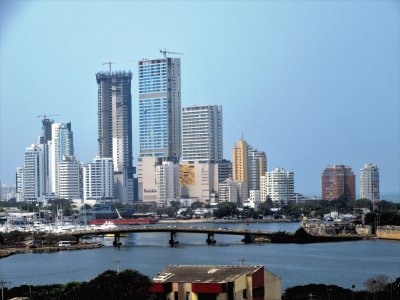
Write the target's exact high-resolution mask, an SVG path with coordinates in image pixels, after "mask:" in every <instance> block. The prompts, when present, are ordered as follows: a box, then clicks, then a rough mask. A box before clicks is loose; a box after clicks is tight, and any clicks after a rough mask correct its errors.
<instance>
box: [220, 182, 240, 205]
mask: <svg viewBox="0 0 400 300" xmlns="http://www.w3.org/2000/svg"><path fill="white" fill-rule="evenodd" d="M218 202H232V203H235V204H237V203H238V183H237V182H236V181H235V180H233V179H232V178H227V179H225V180H224V181H222V182H220V183H219V184H218Z"/></svg>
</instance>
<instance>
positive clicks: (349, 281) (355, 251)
mask: <svg viewBox="0 0 400 300" xmlns="http://www.w3.org/2000/svg"><path fill="white" fill-rule="evenodd" d="M177 226H185V225H184V224H177ZM190 226H201V227H206V226H212V227H217V228H218V227H234V228H249V229H250V228H251V229H260V230H261V229H262V230H273V231H278V230H286V231H291V232H293V231H295V230H296V229H297V228H298V226H299V224H298V223H269V224H265V223H263V224H251V225H249V226H247V225H245V224H204V223H199V224H191V225H190ZM215 238H216V240H217V243H216V245H215V246H207V245H206V242H205V239H206V236H204V235H201V234H183V233H182V234H178V236H177V239H178V241H179V242H180V243H179V244H178V245H177V246H176V247H174V248H170V247H169V245H168V239H169V234H166V233H145V234H138V233H136V234H129V235H128V236H127V237H126V238H123V239H121V241H122V243H123V245H122V246H121V247H120V248H119V249H117V248H114V247H112V241H113V240H112V239H103V240H101V241H102V242H104V243H105V244H106V247H103V248H100V249H93V250H80V251H63V252H57V253H44V254H33V253H30V254H21V255H14V256H11V257H8V258H4V259H2V260H0V279H2V280H5V281H7V282H9V286H16V285H20V284H23V283H24V282H26V283H29V284H34V285H36V284H48V283H65V282H69V281H73V280H90V279H92V278H94V277H96V276H97V275H98V274H99V273H101V272H102V271H104V270H106V269H116V268H117V264H116V261H119V264H120V267H121V269H126V268H133V269H137V270H139V271H141V272H143V273H144V274H146V275H149V276H154V275H155V274H156V273H157V272H158V271H160V270H161V269H163V268H164V267H165V266H167V265H169V264H212V265H214V264H215V265H218V264H219V265H235V264H237V265H239V264H241V261H240V260H241V259H242V258H243V259H245V261H244V264H248V265H264V266H265V267H266V268H267V269H268V270H269V271H271V272H273V273H275V274H277V275H278V276H280V277H281V278H282V288H283V289H285V288H286V287H288V286H294V285H300V284H307V283H327V284H337V285H341V286H343V287H347V288H349V287H351V285H353V284H355V285H356V289H361V288H362V283H363V281H364V280H366V279H367V278H371V277H374V276H376V275H378V274H386V275H387V276H388V277H389V278H391V279H393V278H395V277H399V276H400V271H399V270H400V242H395V241H382V240H370V241H354V242H340V243H319V244H306V245H298V244H247V245H245V244H243V243H242V242H241V241H240V239H241V237H239V236H223V235H216V236H215Z"/></svg>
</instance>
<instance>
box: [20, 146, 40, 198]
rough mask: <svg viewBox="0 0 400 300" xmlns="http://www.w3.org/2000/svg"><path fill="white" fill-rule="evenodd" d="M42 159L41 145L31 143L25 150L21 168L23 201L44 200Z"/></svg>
mask: <svg viewBox="0 0 400 300" xmlns="http://www.w3.org/2000/svg"><path fill="white" fill-rule="evenodd" d="M44 165H45V162H44V159H43V145H41V144H39V145H32V146H30V147H27V148H26V150H25V159H24V168H23V189H22V190H23V199H24V201H30V202H36V201H40V202H42V201H44V193H45V186H44V177H45V171H44Z"/></svg>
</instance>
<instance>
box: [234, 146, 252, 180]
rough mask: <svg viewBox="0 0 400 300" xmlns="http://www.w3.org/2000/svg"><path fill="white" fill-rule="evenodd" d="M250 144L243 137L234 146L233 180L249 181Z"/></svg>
mask: <svg viewBox="0 0 400 300" xmlns="http://www.w3.org/2000/svg"><path fill="white" fill-rule="evenodd" d="M248 148H249V145H248V144H247V142H246V141H245V140H243V139H241V140H239V141H237V143H236V145H235V146H233V148H232V176H233V180H235V181H240V182H245V183H247V174H248V172H247V152H248Z"/></svg>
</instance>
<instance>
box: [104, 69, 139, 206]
mask: <svg viewBox="0 0 400 300" xmlns="http://www.w3.org/2000/svg"><path fill="white" fill-rule="evenodd" d="M96 80H97V84H98V134H99V135H98V143H99V156H100V158H112V159H113V160H114V189H115V195H114V196H115V197H116V198H117V199H119V200H121V201H122V202H127V201H133V200H134V190H133V189H134V178H133V175H134V173H135V170H134V167H133V157H132V96H131V80H132V73H131V72H99V73H97V74H96Z"/></svg>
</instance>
